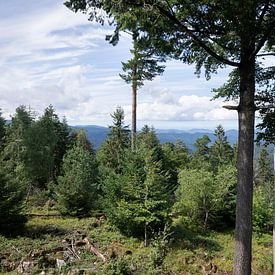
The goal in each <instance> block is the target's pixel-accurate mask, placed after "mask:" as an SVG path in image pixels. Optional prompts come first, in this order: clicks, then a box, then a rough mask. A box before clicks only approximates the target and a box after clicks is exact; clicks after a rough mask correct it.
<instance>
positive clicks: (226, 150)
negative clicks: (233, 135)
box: [210, 125, 234, 171]
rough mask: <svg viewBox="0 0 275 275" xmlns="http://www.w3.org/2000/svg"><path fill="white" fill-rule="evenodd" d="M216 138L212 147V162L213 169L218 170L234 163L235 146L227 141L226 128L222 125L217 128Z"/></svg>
mask: <svg viewBox="0 0 275 275" xmlns="http://www.w3.org/2000/svg"><path fill="white" fill-rule="evenodd" d="M215 137H216V140H215V142H214V144H213V145H212V146H211V147H210V163H211V166H212V169H213V171H217V169H218V167H220V166H222V165H226V164H229V163H232V160H233V155H234V152H233V148H232V147H231V145H230V144H229V142H228V141H227V137H226V135H225V132H224V129H223V127H222V126H221V125H218V127H217V128H216V130H215Z"/></svg>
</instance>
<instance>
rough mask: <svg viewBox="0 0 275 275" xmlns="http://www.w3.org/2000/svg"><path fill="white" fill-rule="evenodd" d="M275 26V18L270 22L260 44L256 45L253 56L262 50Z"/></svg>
mask: <svg viewBox="0 0 275 275" xmlns="http://www.w3.org/2000/svg"><path fill="white" fill-rule="evenodd" d="M274 28H275V20H273V21H272V22H271V23H270V25H269V27H268V28H267V30H266V32H265V33H264V35H263V37H262V38H261V39H260V41H259V43H258V45H257V46H256V48H255V50H254V52H253V53H252V57H253V56H256V55H257V54H258V52H259V51H260V50H261V48H262V47H263V46H264V44H265V42H266V41H267V39H268V37H269V35H270V34H271V32H272V31H274Z"/></svg>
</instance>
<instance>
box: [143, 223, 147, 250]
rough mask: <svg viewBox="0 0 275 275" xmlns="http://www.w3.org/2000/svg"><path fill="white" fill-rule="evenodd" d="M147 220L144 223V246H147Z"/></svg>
mask: <svg viewBox="0 0 275 275" xmlns="http://www.w3.org/2000/svg"><path fill="white" fill-rule="evenodd" d="M147 225H148V224H147V222H145V225H144V246H145V247H147V246H148V235H147Z"/></svg>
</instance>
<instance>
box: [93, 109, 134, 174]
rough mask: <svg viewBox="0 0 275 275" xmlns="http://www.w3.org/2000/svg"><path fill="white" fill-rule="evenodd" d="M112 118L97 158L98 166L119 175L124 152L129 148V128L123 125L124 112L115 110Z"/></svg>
mask: <svg viewBox="0 0 275 275" xmlns="http://www.w3.org/2000/svg"><path fill="white" fill-rule="evenodd" d="M111 117H112V118H113V125H112V126H110V127H109V128H110V132H109V134H108V137H107V139H106V140H105V141H104V142H103V143H102V145H101V147H100V149H99V151H98V153H97V158H98V160H99V162H100V164H101V165H102V166H104V167H106V168H108V169H112V170H114V171H115V172H116V173H121V170H122V163H123V161H124V156H125V150H126V149H127V148H129V145H130V139H129V127H128V126H127V125H125V123H124V111H123V109H122V108H120V107H119V108H117V109H116V111H115V112H114V114H112V115H111Z"/></svg>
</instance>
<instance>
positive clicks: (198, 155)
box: [190, 135, 211, 170]
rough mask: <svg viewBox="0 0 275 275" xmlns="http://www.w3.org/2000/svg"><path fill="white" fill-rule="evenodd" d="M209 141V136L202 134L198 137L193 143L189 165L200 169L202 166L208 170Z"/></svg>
mask: <svg viewBox="0 0 275 275" xmlns="http://www.w3.org/2000/svg"><path fill="white" fill-rule="evenodd" d="M210 142H211V140H210V138H209V136H207V135H203V136H202V137H201V138H198V139H197V140H196V142H195V143H194V146H195V148H196V149H195V152H194V153H193V155H192V160H191V164H190V167H192V168H197V169H201V168H204V169H206V170H209V168H210V167H209V154H210V148H209V145H208V144H209V143H210Z"/></svg>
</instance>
